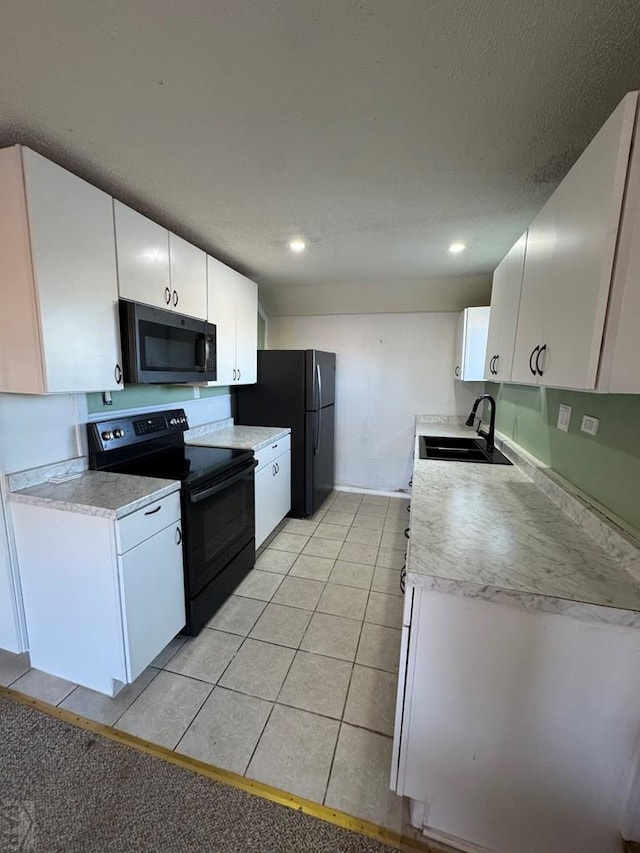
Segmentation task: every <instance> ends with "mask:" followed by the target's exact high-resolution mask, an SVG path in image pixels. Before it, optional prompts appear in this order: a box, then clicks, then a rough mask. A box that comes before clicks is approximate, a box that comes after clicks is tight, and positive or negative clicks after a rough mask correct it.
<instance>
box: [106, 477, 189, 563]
mask: <svg viewBox="0 0 640 853" xmlns="http://www.w3.org/2000/svg"><path fill="white" fill-rule="evenodd" d="M179 520H180V492H179V491H178V492H173V493H172V494H170V495H167V496H166V497H164V498H160V500H158V501H153V502H152V503H150V504H149V505H148V506H145V507H143V508H142V509H138V510H136V512H132V513H131V515H126V516H125V517H124V518H121V519H120V520H119V521H118V524H117V530H118V553H119V554H124V553H125V552H126V551H129V550H130V549H131V548H135V546H136V545H138V544H139V543H140V542H144V540H145V539H148V538H149V537H150V536H153V534H154V533H157V532H158V531H159V530H162V529H163V528H165V527H166V526H167V525H168V524H173V522H174V521H179Z"/></svg>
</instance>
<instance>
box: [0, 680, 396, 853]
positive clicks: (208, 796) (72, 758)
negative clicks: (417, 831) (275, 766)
mask: <svg viewBox="0 0 640 853" xmlns="http://www.w3.org/2000/svg"><path fill="white" fill-rule="evenodd" d="M393 849H394V848H392V847H389V846H387V845H385V844H382V843H380V842H378V841H375V840H372V839H369V838H366V837H364V836H361V835H358V834H357V833H354V832H351V831H349V830H345V829H341V828H339V827H337V826H333V825H332V824H329V823H326V822H324V821H321V820H318V819H317V818H314V817H311V816H309V815H306V814H303V813H302V812H300V811H296V810H293V809H290V808H287V807H285V806H281V805H279V804H277V803H273V802H271V801H269V800H265V799H262V798H261V797H257V796H254V795H252V794H249V793H246V792H245V791H241V790H238V789H236V788H233V787H231V786H228V785H225V784H223V783H221V782H217V781H215V780H212V779H208V778H206V777H203V776H200V775H198V774H196V773H193V772H191V771H189V770H187V769H184V768H181V767H176V766H174V765H172V764H168V763H166V762H165V761H163V760H161V759H159V758H156V757H153V756H150V755H147V754H145V753H143V752H140V751H139V750H136V749H134V748H132V747H129V746H126V745H122V744H119V743H115V742H113V741H110V740H108V739H106V738H103V737H101V736H100V735H96V734H94V733H92V732H90V731H86V730H84V729H81V728H78V727H76V726H73V725H70V724H69V723H66V722H63V721H61V720H58V719H55V718H54V717H51V716H49V715H48V714H44V713H42V712H40V711H37V710H35V709H33V708H30V707H28V706H26V705H22V704H20V703H17V702H14V701H13V700H11V699H7V698H6V697H1V696H0V850H1V851H3V853H4V851H32V850H33V851H37V853H41V852H42V853H45V851H46V853H63V851H64V853H111V851H113V853H125V851H130V850H131V851H139V853H144V851H156V852H157V853H174V851H175V853H192V851H193V853H196V851H197V853H208V851H216V853H217V851H220V853H236V851H238V853H240V851H242V852H243V853H245V852H246V853H253V851H256V853H258V851H259V853H270V851H278V853H288V852H289V851H292V853H293V851H296V853H306V852H307V851H309V853H311V851H313V853H329V851H331V853H390V851H392V850H393Z"/></svg>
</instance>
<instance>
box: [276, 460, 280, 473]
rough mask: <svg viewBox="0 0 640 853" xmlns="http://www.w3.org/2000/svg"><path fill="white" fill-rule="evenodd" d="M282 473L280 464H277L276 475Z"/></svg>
mask: <svg viewBox="0 0 640 853" xmlns="http://www.w3.org/2000/svg"><path fill="white" fill-rule="evenodd" d="M279 473H280V463H279V462H276V474H279Z"/></svg>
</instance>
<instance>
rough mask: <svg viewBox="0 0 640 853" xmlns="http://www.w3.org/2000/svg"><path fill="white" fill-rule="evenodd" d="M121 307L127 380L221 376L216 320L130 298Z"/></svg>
mask: <svg viewBox="0 0 640 853" xmlns="http://www.w3.org/2000/svg"><path fill="white" fill-rule="evenodd" d="M167 290H168V288H167ZM119 307H120V339H121V343H122V360H123V364H124V381H125V382H126V383H134V384H139V383H161V384H163V383H172V382H210V381H213V380H215V379H216V378H217V371H216V327H215V326H214V325H213V324H212V323H206V322H205V321H204V320H196V319H195V318H194V317H186V316H184V315H182V314H177V313H176V312H175V311H164V310H163V309H162V308H152V307H151V306H150V305H142V304H141V303H139V302H130V301H129V300H128V299H121V300H120V302H119Z"/></svg>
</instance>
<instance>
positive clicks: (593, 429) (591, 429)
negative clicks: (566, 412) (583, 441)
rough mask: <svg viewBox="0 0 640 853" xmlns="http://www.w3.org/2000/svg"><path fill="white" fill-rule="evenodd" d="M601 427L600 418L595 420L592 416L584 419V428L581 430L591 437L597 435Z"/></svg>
mask: <svg viewBox="0 0 640 853" xmlns="http://www.w3.org/2000/svg"><path fill="white" fill-rule="evenodd" d="M599 425H600V421H599V420H598V418H593V417H591V415H584V416H583V418H582V426H581V427H580V429H581V430H582V432H586V433H588V434H589V435H597V434H598V427H599Z"/></svg>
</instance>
